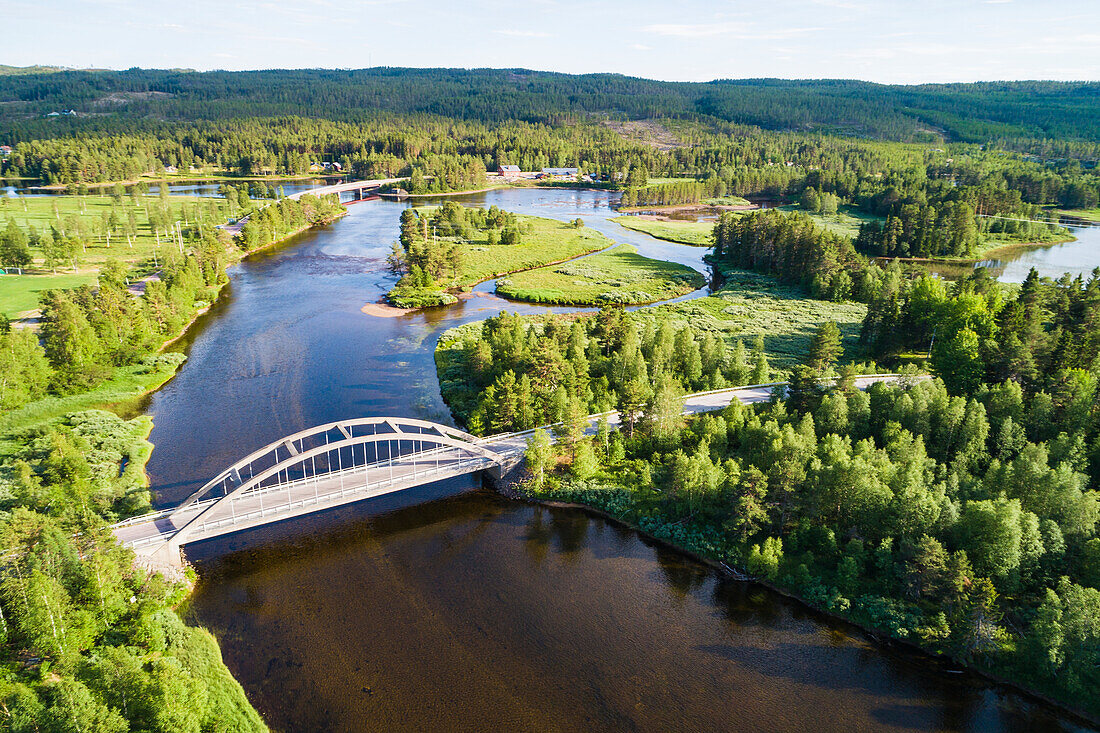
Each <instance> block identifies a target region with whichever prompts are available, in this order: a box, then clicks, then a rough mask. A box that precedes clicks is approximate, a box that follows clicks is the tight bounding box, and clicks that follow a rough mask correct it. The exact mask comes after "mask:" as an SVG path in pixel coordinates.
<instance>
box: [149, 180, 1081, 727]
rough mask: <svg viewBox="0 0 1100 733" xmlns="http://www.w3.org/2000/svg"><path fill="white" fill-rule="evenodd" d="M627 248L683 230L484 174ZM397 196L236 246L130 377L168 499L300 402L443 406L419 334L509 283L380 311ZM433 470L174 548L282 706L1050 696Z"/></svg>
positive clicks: (563, 708)
mask: <svg viewBox="0 0 1100 733" xmlns="http://www.w3.org/2000/svg"><path fill="white" fill-rule="evenodd" d="M482 198H485V199H488V200H489V201H490V202H492V203H498V204H499V205H501V206H502V207H503V208H507V209H511V210H520V211H526V212H531V213H539V214H542V215H547V216H555V217H558V218H561V219H571V218H574V217H576V216H578V215H579V216H583V217H585V218H586V220H587V221H588V223H589V225H590V226H593V227H596V228H600V229H601V230H604V231H607V232H609V233H613V234H614V236H615V238H616V239H619V240H621V241H629V242H631V243H633V244H637V245H639V248H640V249H641V251H642V252H643V253H644V254H649V255H650V256H662V257H664V258H666V259H673V260H677V261H682V262H694V263H696V264H698V261H699V257H700V255H701V254H702V252H701V251H700V250H698V249H692V248H687V247H683V246H681V245H675V244H672V243H664V242H657V241H656V240H652V239H650V238H648V237H646V236H645V235H641V234H637V233H634V232H627V231H626V230H622V229H620V228H618V227H617V225H614V224H608V223H607V222H606V221H605V219H606V217H607V216H608V215H609V212H608V209H607V202H608V195H607V194H605V193H599V192H575V191H540V192H527V191H502V192H493V193H491V194H487V195H486V196H484V197H482ZM400 208H401V205H400V204H394V203H389V202H373V203H368V204H361V205H357V206H355V207H352V213H351V215H350V216H348V217H347V218H345V219H344V220H342V221H340V222H339V223H337V224H335V225H334V226H332V227H330V228H328V229H326V230H323V231H320V232H315V233H311V234H308V235H306V236H304V237H302V238H301V239H300V240H299V241H298V242H297V243H295V245H294V246H290V247H285V248H282V249H280V250H278V251H276V252H274V253H272V254H270V255H265V256H263V257H260V258H255V259H253V260H251V261H249V262H247V263H244V264H242V265H241V266H239V267H237V268H235V269H234V271H233V273H232V275H233V282H232V290H231V293H230V294H229V297H228V298H227V299H225V300H223V301H222V302H220V303H219V304H218V306H217V307H216V308H215V309H214V310H213V311H212V313H211V314H210V315H209V316H208V317H207V318H206V319H205V321H204V323H203V324H201V326H200V328H199V329H197V330H196V331H195V332H194V334H193V335H192V336H191V337H190V339H189V341H188V342H187V343H185V344H183V345H182V348H185V349H186V350H187V351H188V353H189V355H190V359H189V361H188V363H187V364H186V365H185V366H184V368H183V369H182V370H181V372H180V374H179V375H178V376H177V378H176V379H174V380H173V381H172V382H170V383H169V384H168V385H167V386H166V387H165V388H164V389H162V390H160V391H159V392H158V393H157V394H156V395H155V396H154V397H153V398H152V400H151V402H150V405H149V412H150V413H151V414H152V416H153V418H154V421H155V424H156V427H155V429H154V432H153V435H152V440H153V442H154V443H155V444H156V446H157V447H156V450H155V451H154V452H153V459H152V462H151V463H150V474H151V476H152V478H153V481H154V487H155V488H156V490H157V492H158V500H159V502H160V503H162V504H171V503H174V502H176V501H178V500H179V499H180V498H182V497H183V496H185V495H186V494H187V493H189V492H190V491H191V490H192V489H193V487H195V486H196V485H198V484H199V483H201V482H202V481H203V480H205V479H206V478H208V477H209V476H211V475H213V474H214V473H216V472H217V471H218V470H220V469H221V468H223V467H224V466H225V465H227V464H229V463H231V462H232V461H233V460H234V459H236V458H237V457H239V456H240V455H243V454H245V453H247V452H248V451H251V450H253V449H254V448H257V447H259V446H261V445H264V444H265V443H267V442H269V441H272V440H274V439H276V438H278V437H281V436H283V435H286V434H288V433H290V432H293V431H295V430H298V429H301V428H304V427H308V426H310V425H313V424H317V423H321V422H325V421H328V420H335V419H339V418H347V417H357V416H363V415H386V414H393V415H401V416H425V417H428V418H430V419H436V420H446V419H447V413H446V409H445V407H444V406H443V405H442V403H441V402H440V400H439V389H438V384H437V382H436V379H435V372H434V364H433V360H432V350H433V348H434V344H435V340H436V339H437V337H438V334H439V332H440V331H441V330H442V329H443V328H446V327H450V326H452V325H457V324H458V323H462V322H466V321H469V320H478V319H481V318H484V317H486V316H487V315H491V314H493V313H495V312H497V311H498V310H499V309H500V308H501V307H504V306H507V307H508V308H509V309H510V310H522V311H533V310H541V309H537V308H533V307H516V306H514V305H509V304H505V303H503V302H502V301H500V300H499V299H497V298H495V297H493V296H491V295H490V294H488V293H483V294H481V295H480V296H479V297H475V298H473V299H471V300H469V301H465V302H464V303H462V304H460V305H458V306H455V307H453V308H450V309H445V310H440V311H435V312H432V313H427V314H417V315H412V316H404V317H400V318H392V319H385V318H373V317H369V316H366V315H364V314H363V313H361V312H360V310H359V309H360V308H361V306H362V305H363V304H364V303H366V302H369V301H373V300H375V299H376V297H377V296H378V294H380V293H381V292H383V291H384V290H385V289H386V288H387V287H388V286H389V282H388V278H387V276H385V275H384V274H383V271H382V262H381V259H382V257H384V255H385V254H386V252H387V251H388V249H389V244H390V242H391V241H392V240H393V239H394V238H395V237H396V233H397V231H396V230H397V216H398V213H399V211H400ZM471 488H472V486H471V484H470V483H465V484H464V483H463V482H461V481H452V482H449V483H445V484H442V485H435V486H429V487H422V488H420V489H416V490H412V491H408V492H402V493H401V494H399V495H394V496H390V497H384V498H381V499H378V500H374V501H373V502H367V503H362V504H358V505H354V506H350V507H345V508H342V509H340V510H337V511H333V512H328V513H325V514H322V515H314V516H311V517H304V518H299V519H296V520H293V521H291V522H288V523H286V524H282V525H274V526H270V527H266V528H263V529H261V530H256V531H253V532H250V533H244V534H240V535H235V536H233V537H230V538H227V539H223V540H218V541H214V542H211V543H206V544H205V545H196V546H192V547H189V548H188V553H189V556H190V557H191V558H192V559H193V560H194V561H195V562H196V563H197V566H198V569H199V573H200V581H199V584H198V588H197V589H196V593H195V596H194V599H193V603H192V614H193V616H194V617H195V618H196V619H197V620H198V621H199V622H200V623H202V624H204V625H206V626H208V627H209V628H210V629H211V630H213V631H214V633H215V634H216V635H217V636H218V637H219V639H220V641H221V644H222V650H223V654H224V656H225V659H226V662H227V664H228V665H229V667H230V669H232V670H233V672H234V673H235V674H236V675H237V677H238V679H240V681H241V682H242V684H243V685H244V687H245V690H246V691H247V693H248V695H249V698H250V699H251V700H252V701H253V703H254V704H255V705H256V706H257V707H258V708H259V709H260V710H261V712H262V713H263V714H264V715H265V717H266V718H267V719H268V720H269V721H270V723H271V724H272V725H273V726H275V727H276V728H278V729H280V730H285V731H301V730H306V731H309V730H338V731H349V730H350V731H357V730H416V731H423V730H440V731H453V730H539V731H543V730H646V731H657V730H692V731H696V730H699V731H702V730H744V731H755V730H980V731H1003V730H1037V729H1069V728H1071V727H1072V726H1071V725H1070V724H1069V723H1068V722H1066V721H1065V720H1064V719H1062V718H1060V717H1059V715H1058V713H1057V712H1054V711H1051V710H1050V709H1049V708H1046V707H1045V706H1041V705H1034V704H1031V703H1029V702H1028V701H1027V700H1025V699H1024V698H1022V697H1020V696H1018V695H1015V694H1011V693H1008V692H1005V691H1003V690H1000V689H998V688H995V687H991V686H989V685H986V684H984V683H981V682H980V681H978V680H977V679H976V678H974V677H972V676H970V675H966V674H950V673H948V672H946V671H944V670H941V669H939V668H937V667H936V666H934V665H931V664H930V663H928V662H927V660H924V659H923V658H921V657H915V658H911V657H907V656H904V655H898V654H896V653H894V652H891V651H889V650H884V649H882V648H880V647H878V646H876V645H873V644H871V643H869V642H868V641H866V640H864V639H862V637H860V636H859V635H855V634H853V633H851V631H850V630H849V629H847V628H846V627H842V626H838V625H836V624H832V623H830V622H828V621H826V620H825V619H823V618H821V617H818V616H815V615H812V614H810V613H808V612H806V611H805V610H804V609H803V608H802V607H801V606H800V605H798V604H795V603H791V602H790V601H787V600H785V599H783V598H782V597H780V596H778V595H776V594H773V593H770V592H768V591H766V590H764V589H761V588H759V587H756V586H753V585H750V584H743V583H737V582H732V581H725V580H720V579H719V578H717V577H716V576H715V575H714V574H712V573H711V572H710V571H708V570H706V569H705V568H703V567H700V566H697V565H695V564H693V563H691V562H688V561H686V560H684V559H682V558H680V557H678V556H676V555H674V554H670V553H668V552H665V551H661V550H658V549H655V548H654V547H652V546H650V545H648V544H647V543H646V542H645V541H644V540H642V539H641V538H640V537H639V536H638V535H636V534H634V533H633V532H630V531H626V530H622V529H619V528H616V527H614V526H611V525H609V524H607V523H605V522H603V521H600V520H596V519H592V518H589V517H588V516H587V515H585V514H583V513H579V512H570V511H551V510H547V509H541V508H535V507H532V506H528V505H525V504H519V503H513V502H508V501H505V500H503V499H500V498H498V497H496V496H494V495H491V494H488V493H486V492H484V491H481V490H472V491H471Z"/></svg>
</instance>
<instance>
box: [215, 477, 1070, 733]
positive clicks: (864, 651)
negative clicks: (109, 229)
mask: <svg viewBox="0 0 1100 733" xmlns="http://www.w3.org/2000/svg"><path fill="white" fill-rule="evenodd" d="M345 511H348V512H351V514H356V513H358V517H351V516H350V515H349V516H345V517H344V518H343V520H341V521H342V522H343V523H341V521H335V522H334V521H331V520H330V521H329V522H328V526H327V527H326V528H325V531H324V532H316V533H308V534H306V535H305V536H302V535H296V536H293V537H291V536H288V537H287V538H285V539H284V540H282V541H274V540H272V539H271V538H268V540H267V541H266V542H265V543H264V544H263V545H262V546H256V547H253V548H250V549H245V550H241V551H238V552H235V553H230V554H227V555H226V554H221V555H220V556H217V557H215V558H212V559H208V560H205V561H202V562H200V566H199V567H200V582H199V585H198V588H197V589H196V593H195V596H194V601H193V612H194V614H195V615H196V617H197V618H198V619H199V620H200V621H201V622H203V623H205V624H207V625H209V626H210V627H211V628H212V629H214V630H215V632H216V633H217V634H218V636H219V637H220V638H221V640H222V642H223V650H224V653H225V657H226V661H227V663H228V664H229V665H230V668H231V669H232V670H233V671H234V673H235V674H236V675H237V676H238V679H240V680H241V681H242V683H243V684H244V685H245V688H246V690H248V692H249V694H250V696H251V697H252V699H253V700H255V701H256V703H257V705H258V706H259V707H260V709H261V710H262V711H263V713H264V714H265V716H267V718H268V720H269V722H270V723H271V724H272V725H273V726H274V727H276V728H278V729H284V730H347V731H355V730H369V729H370V730H375V729H383V730H395V731H400V730H447V731H451V730H458V731H461V730H624V729H625V730H642V731H648V730H653V731H657V730H746V731H748V730H855V731H861V730H867V731H870V730H959V731H1002V730H1024V729H1031V730H1035V729H1043V730H1070V729H1073V726H1072V725H1070V724H1068V723H1067V722H1066V721H1064V720H1060V719H1059V718H1058V717H1057V716H1056V715H1053V714H1052V713H1050V712H1049V711H1048V710H1046V709H1045V708H1043V707H1041V706H1036V705H1033V704H1031V703H1029V702H1028V701H1026V700H1024V699H1022V698H1019V697H1016V696H1013V695H1009V694H1005V693H1001V692H998V691H996V690H994V689H992V688H991V687H990V686H988V685H987V684H985V683H983V682H982V681H981V680H980V679H978V678H975V677H972V676H970V675H945V674H944V673H943V672H942V671H940V670H939V669H938V668H937V667H936V666H935V665H932V664H930V663H929V662H928V661H927V660H925V659H924V658H922V657H911V656H908V655H906V654H901V653H897V652H893V651H890V650H888V649H887V650H883V649H880V648H877V647H875V646H873V645H872V644H870V643H868V642H866V641H863V640H862V639H861V638H860V637H859V636H858V635H853V634H852V633H851V632H850V630H848V629H846V628H845V627H843V626H839V625H836V624H832V623H830V622H828V621H826V620H824V619H822V618H821V617H819V616H817V615H816V614H814V613H811V612H808V611H805V610H803V609H802V608H801V607H799V606H797V605H792V604H790V603H789V602H787V601H785V600H783V599H782V598H780V597H779V596H777V595H775V594H772V593H770V592H767V591H764V590H763V589H760V588H759V587H756V586H752V585H749V584H745V583H739V582H736V581H732V580H728V579H724V578H719V577H717V576H715V575H714V574H713V573H712V572H711V571H709V570H708V569H707V568H705V567H703V566H700V565H698V564H696V563H693V562H691V561H689V560H686V559H684V558H683V557H681V556H679V555H677V554H675V553H671V552H668V551H667V550H664V549H662V548H659V547H654V546H652V545H651V544H648V543H646V542H644V541H642V540H641V539H639V538H638V537H637V536H636V535H635V534H634V533H633V532H630V531H628V530H624V529H622V528H620V527H615V526H613V525H611V524H609V523H607V522H605V521H603V520H601V519H597V518H593V517H591V516H588V515H587V514H584V513H582V512H578V511H573V510H560V509H550V508H545V507H533V506H529V505H523V504H517V503H513V502H508V501H506V500H504V499H501V498H500V497H498V496H496V495H495V494H491V493H489V492H472V493H470V492H466V493H463V494H460V495H456V496H448V497H446V498H441V499H438V500H436V501H428V502H425V503H422V504H419V505H417V506H410V507H406V508H399V509H396V510H393V509H392V508H389V507H381V508H376V509H374V510H372V509H371V505H370V503H367V505H366V506H365V507H364V506H363V505H360V506H359V507H357V508H353V509H349V510H345Z"/></svg>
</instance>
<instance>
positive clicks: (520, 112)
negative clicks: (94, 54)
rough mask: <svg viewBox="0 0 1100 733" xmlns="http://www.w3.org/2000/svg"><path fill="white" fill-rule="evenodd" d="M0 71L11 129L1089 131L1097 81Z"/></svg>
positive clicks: (963, 136)
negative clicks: (66, 114)
mask: <svg viewBox="0 0 1100 733" xmlns="http://www.w3.org/2000/svg"><path fill="white" fill-rule="evenodd" d="M2 68H3V71H0V126H4V127H7V128H8V129H11V128H12V127H13V126H14V127H18V128H19V129H20V131H21V133H22V134H21V135H20V136H21V137H23V136H27V135H30V136H47V137H48V136H51V135H53V134H57V133H59V132H63V131H74V130H79V129H82V128H84V129H111V127H112V123H111V119H116V118H117V119H124V120H129V122H128V123H127V126H131V127H132V126H133V124H134V121H135V120H152V121H181V122H183V121H193V120H217V119H228V118H236V117H272V116H283V115H301V116H309V117H325V118H328V119H335V120H341V119H348V120H354V119H362V118H363V117H364V115H369V114H372V113H378V112H386V113H397V114H410V113H429V114H437V115H442V116H447V117H454V118H459V119H471V120H481V121H489V122H492V121H500V120H508V119H519V120H527V121H537V122H549V123H555V122H562V121H568V120H569V119H575V118H583V117H591V116H607V117H611V118H617V119H643V118H651V117H674V118H675V117H687V118H692V117H708V118H718V119H721V120H726V121H730V122H736V123H741V124H748V125H756V126H759V127H762V128H765V129H771V130H802V131H824V132H834V133H840V134H846V135H856V136H861V137H871V138H883V139H892V140H929V139H936V138H939V137H942V138H944V139H947V140H964V141H972V142H981V141H984V140H988V139H993V138H1058V139H1061V140H1087V141H1100V84H1098V83H1090V82H1050V81H1021V82H981V83H974V84H925V85H917V86H901V85H883V84H873V83H870V82H862V81H851V80H784V79H736V80H717V81H712V82H706V83H687V82H661V81H652V80H648V79H639V78H634V77H628V76H622V75H618V74H586V75H580V76H576V75H569V74H558V73H551V72H542V71H530V70H527V69H472V70H468V69H410V68H374V69H358V70H332V69H296V70H283V69H274V70H267V71H239V72H227V71H209V72H195V71H188V70H158V69H128V70H126V71H103V70H97V71H88V70H79V71H78V70H69V69H65V70H55V69H51V68H50V67H25V68H17V67H2ZM31 69H34V71H32V70H31ZM57 109H75V110H76V111H77V112H78V113H79V114H80V115H81V116H82V117H77V118H68V119H65V120H56V119H55V120H50V121H43V120H41V116H42V115H44V114H46V113H48V112H50V111H53V110H57ZM139 124H140V123H139Z"/></svg>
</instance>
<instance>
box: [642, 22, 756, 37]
mask: <svg viewBox="0 0 1100 733" xmlns="http://www.w3.org/2000/svg"><path fill="white" fill-rule="evenodd" d="M738 28H739V26H736V25H734V24H732V23H700V24H696V25H690V24H680V23H654V24H653V25H647V26H645V27H644V28H642V32H643V33H655V34H657V35H658V36H674V37H676V38H705V37H707V36H721V35H725V34H727V33H733V32H735V31H736V30H737V29H738Z"/></svg>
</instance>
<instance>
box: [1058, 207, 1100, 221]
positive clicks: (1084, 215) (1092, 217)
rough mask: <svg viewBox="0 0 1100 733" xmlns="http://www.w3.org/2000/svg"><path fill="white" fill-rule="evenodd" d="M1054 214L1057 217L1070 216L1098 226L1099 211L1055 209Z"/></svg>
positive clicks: (1099, 219)
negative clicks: (1092, 222)
mask: <svg viewBox="0 0 1100 733" xmlns="http://www.w3.org/2000/svg"><path fill="white" fill-rule="evenodd" d="M1054 213H1055V214H1058V215H1059V216H1072V217H1074V218H1076V219H1084V220H1085V221H1094V222H1096V223H1098V224H1100V209H1055V210H1054Z"/></svg>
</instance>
